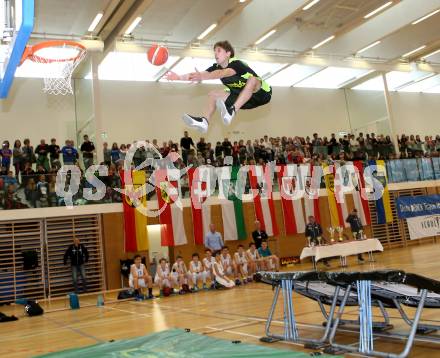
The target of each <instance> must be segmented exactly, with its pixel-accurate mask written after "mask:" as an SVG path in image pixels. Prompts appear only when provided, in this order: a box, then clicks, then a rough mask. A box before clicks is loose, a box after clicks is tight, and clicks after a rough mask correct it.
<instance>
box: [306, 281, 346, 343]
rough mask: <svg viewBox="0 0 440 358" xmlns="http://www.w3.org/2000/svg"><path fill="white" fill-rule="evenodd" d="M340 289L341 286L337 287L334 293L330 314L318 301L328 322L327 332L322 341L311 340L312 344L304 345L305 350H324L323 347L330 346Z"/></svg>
mask: <svg viewBox="0 0 440 358" xmlns="http://www.w3.org/2000/svg"><path fill="white" fill-rule="evenodd" d="M340 289H341V288H340V287H339V286H336V287H335V293H334V298H333V302H332V305H331V307H330V311H329V313H328V314H327V312H326V311H325V309H324V307H323V304H322V302H321V301H320V300H318V303H319V306H320V308H321V311H322V314H323V315H324V317H325V319H326V320H327V324H326V326H325V331H324V334H323V336H322V337H321V338H320V339H318V340H310V342H307V343H306V344H304V348H308V349H319V348H322V347H324V346H327V345H328V337H329V333H330V329H331V328H332V324H333V317H334V316H335V310H336V306H337V303H338V298H339V291H340Z"/></svg>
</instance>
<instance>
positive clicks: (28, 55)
mask: <svg viewBox="0 0 440 358" xmlns="http://www.w3.org/2000/svg"><path fill="white" fill-rule="evenodd" d="M62 46H69V47H76V48H77V49H78V55H77V56H74V57H69V58H60V59H53V58H47V57H42V56H38V55H36V54H35V53H36V52H38V51H40V50H42V49H44V48H50V47H62ZM85 51H87V49H86V48H85V47H84V46H83V45H81V44H80V43H79V42H76V41H69V40H51V41H44V42H40V43H38V44H36V45H33V46H30V45H28V46H26V48H25V50H24V52H23V56H22V58H21V63H23V62H24V61H25V60H27V59H30V60H31V61H35V62H40V63H41V62H44V63H53V62H70V61H75V60H76V59H78V58H79V57H80V56H81V55H82V53H83V52H85Z"/></svg>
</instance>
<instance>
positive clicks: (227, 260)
mask: <svg viewBox="0 0 440 358" xmlns="http://www.w3.org/2000/svg"><path fill="white" fill-rule="evenodd" d="M221 261H222V266H223V270H224V271H225V274H226V275H228V276H229V277H234V278H235V284H236V285H240V284H241V281H240V280H239V279H238V272H237V266H236V265H235V261H234V260H232V257H231V254H230V253H229V248H228V247H227V246H224V247H223V248H222V250H221Z"/></svg>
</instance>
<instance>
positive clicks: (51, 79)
mask: <svg viewBox="0 0 440 358" xmlns="http://www.w3.org/2000/svg"><path fill="white" fill-rule="evenodd" d="M86 53H87V51H86V48H85V47H84V46H83V45H81V44H80V43H77V42H74V41H64V40H57V41H46V42H42V43H39V44H37V45H34V46H28V47H27V48H26V50H25V52H24V54H23V58H22V62H23V61H25V60H26V59H29V60H31V61H32V62H34V63H37V64H39V65H40V66H44V70H43V71H42V72H43V73H44V75H43V76H44V77H43V80H44V87H43V92H45V93H48V94H51V95H56V96H58V95H63V96H65V95H68V94H73V88H72V74H73V71H74V70H75V68H76V67H77V66H78V65H79V63H80V62H81V61H82V60H83V59H84V57H85V55H86Z"/></svg>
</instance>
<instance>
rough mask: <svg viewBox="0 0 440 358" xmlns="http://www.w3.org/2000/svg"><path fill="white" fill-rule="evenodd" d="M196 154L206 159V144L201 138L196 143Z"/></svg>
mask: <svg viewBox="0 0 440 358" xmlns="http://www.w3.org/2000/svg"><path fill="white" fill-rule="evenodd" d="M197 154H201V155H202V157H204V158H206V142H205V138H203V137H200V140H199V142H198V143H197Z"/></svg>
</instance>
